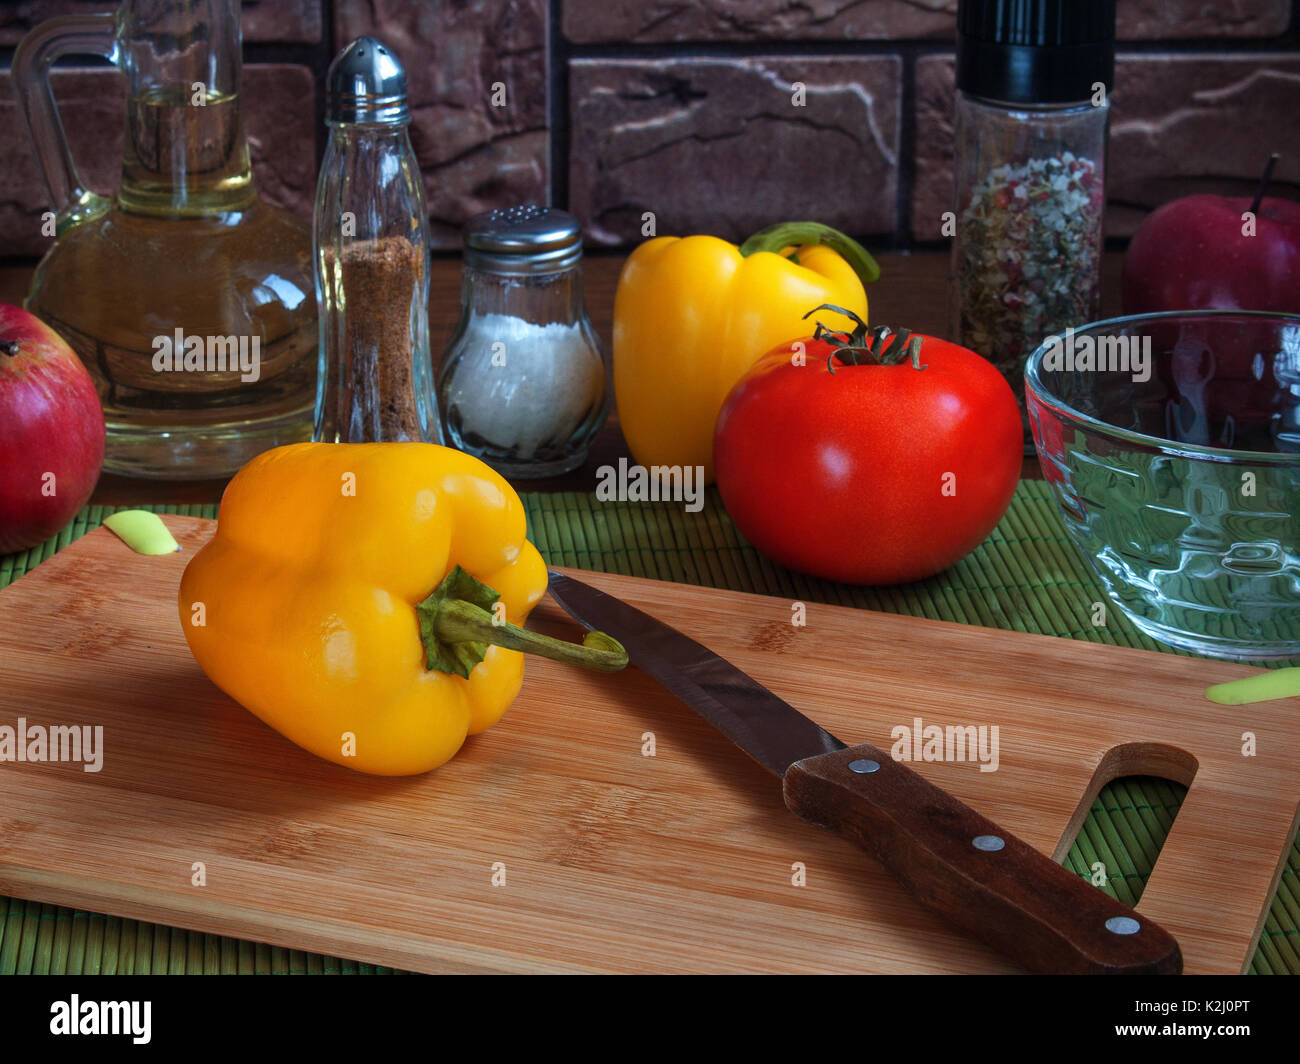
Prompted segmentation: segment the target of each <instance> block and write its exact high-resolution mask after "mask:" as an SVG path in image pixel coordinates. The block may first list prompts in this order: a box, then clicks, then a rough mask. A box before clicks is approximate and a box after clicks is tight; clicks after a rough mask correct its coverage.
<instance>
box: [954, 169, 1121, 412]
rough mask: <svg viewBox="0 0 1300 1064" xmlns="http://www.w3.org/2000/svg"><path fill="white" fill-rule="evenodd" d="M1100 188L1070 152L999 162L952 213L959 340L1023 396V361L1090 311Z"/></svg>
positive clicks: (1096, 278)
mask: <svg viewBox="0 0 1300 1064" xmlns="http://www.w3.org/2000/svg"><path fill="white" fill-rule="evenodd" d="M1103 209H1104V194H1103V189H1102V181H1101V176H1100V174H1099V173H1098V169H1097V165H1096V164H1095V163H1094V162H1093V161H1092V160H1091V159H1085V158H1081V157H1079V156H1076V155H1075V154H1074V153H1073V152H1068V151H1067V152H1063V153H1061V154H1060V155H1050V156H1046V157H1042V158H1035V159H1030V160H1029V161H1028V162H1026V163H1021V164H1017V165H1012V164H1005V165H1003V166H999V167H996V168H995V169H993V170H990V171H989V173H988V174H987V176H986V177H985V178H984V180H982V181H981V182H979V183H978V184H977V185H976V186H975V187H974V189H973V190H972V192H971V198H970V202H969V204H968V205H967V206H966V207H965V209H964V210H963V211H962V213H961V217H960V219H959V220H958V227H959V231H958V234H957V236H958V240H957V247H958V248H959V249H960V250H959V252H958V255H959V258H958V261H957V264H956V265H957V270H958V278H957V283H958V286H959V291H960V294H959V302H960V310H959V312H960V326H959V327H960V330H961V333H960V335H961V342H962V343H963V344H965V345H966V346H967V347H970V348H972V349H974V350H975V351H978V352H979V353H980V354H982V355H983V356H984V357H985V358H987V359H989V360H990V361H991V362H993V363H994V364H995V365H996V366H997V367H998V368H999V369H1000V370H1002V372H1003V373H1004V374H1005V375H1006V377H1007V380H1008V381H1009V382H1010V383H1011V386H1012V388H1014V389H1015V392H1016V396H1017V398H1019V399H1021V400H1022V409H1023V398H1024V367H1025V359H1026V358H1027V357H1028V356H1029V355H1030V354H1031V353H1032V352H1033V350H1034V348H1036V347H1037V346H1038V345H1039V344H1040V343H1042V341H1043V340H1045V339H1046V338H1047V337H1048V336H1051V335H1052V334H1053V333H1058V332H1063V331H1064V330H1065V329H1066V328H1067V327H1069V326H1079V325H1082V324H1084V323H1085V322H1089V321H1093V320H1095V318H1096V317H1097V311H1098V306H1099V289H1100V281H1101V270H1100V265H1101V250H1102V236H1101V216H1102V211H1103Z"/></svg>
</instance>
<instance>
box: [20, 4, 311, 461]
mask: <svg viewBox="0 0 1300 1064" xmlns="http://www.w3.org/2000/svg"><path fill="white" fill-rule="evenodd" d="M240 48H241V37H240V28H239V3H238V0H127V2H126V3H124V4H122V6H121V7H120V8H119V9H118V11H117V13H116V14H113V15H84V16H68V17H63V18H55V19H51V20H49V21H48V22H44V23H42V24H41V25H39V26H37V27H36V28H35V29H33V30H32V31H31V32H30V33H28V34H27V36H26V37H25V38H24V39H23V41H22V43H21V44H20V45H19V47H18V50H17V52H16V53H15V55H14V60H13V76H14V82H15V87H16V91H17V97H18V100H19V103H20V108H21V110H22V112H23V116H24V118H25V119H26V122H27V126H28V129H29V131H30V133H31V137H32V142H33V146H34V148H35V152H36V158H37V161H38V163H39V164H40V168H41V171H42V173H43V175H44V177H45V182H46V186H47V188H48V190H49V193H50V196H51V200H52V203H51V207H52V209H53V211H54V212H55V227H56V239H55V242H54V245H53V246H52V247H51V248H50V250H49V251H48V252H47V253H46V255H45V257H44V258H43V259H42V260H41V263H40V265H39V266H38V267H37V270H36V276H35V278H34V280H33V283H32V290H31V293H30V295H29V296H28V298H27V302H26V304H25V305H26V307H27V309H28V310H29V311H31V312H32V313H34V314H36V315H37V316H38V317H40V318H41V319H43V320H44V321H45V322H46V323H48V324H49V325H51V326H53V327H54V328H55V329H56V330H57V331H58V332H59V333H60V334H61V335H62V336H63V338H64V339H65V340H67V341H68V343H69V344H70V345H71V346H72V348H73V350H75V351H76V352H77V354H78V356H79V357H80V358H81V360H82V362H84V363H85V365H86V368H87V369H88V370H89V371H90V374H91V376H92V377H93V378H94V380H95V383H96V386H97V387H98V389H99V394H100V399H101V400H102V402H103V405H104V417H105V421H106V423H107V427H108V453H107V456H106V458H105V462H104V468H105V469H106V470H109V471H111V472H116V473H123V474H127V475H133V476H146V477H171V478H190V479H198V478H205V477H219V476H225V475H228V474H229V473H231V472H233V471H234V470H236V469H238V468H239V467H240V466H241V465H243V463H244V462H245V461H247V460H248V459H249V458H251V457H252V456H253V455H255V454H257V453H258V452H260V451H263V450H265V449H267V448H269V447H273V446H276V445H278V444H282V443H290V442H294V441H298V440H305V439H308V438H309V437H310V435H311V423H312V409H313V406H314V401H315V392H316V300H315V293H314V281H313V276H312V259H311V246H312V244H311V229H310V226H309V225H308V224H307V223H305V222H302V221H299V220H298V219H297V218H295V217H294V216H293V215H291V214H289V213H288V212H286V211H283V210H281V209H279V208H277V207H273V206H271V205H270V204H267V203H264V202H262V201H261V200H260V198H259V197H258V194H257V191H256V189H255V188H254V185H253V174H252V168H251V166H250V163H249V155H248V144H247V142H246V140H245V138H244V128H243V124H242V121H241V117H240V99H239V91H240V77H241V56H240ZM69 53H77V54H84V55H92V54H93V55H100V56H104V57H105V58H107V59H109V60H111V61H112V62H113V63H114V64H115V65H116V66H117V67H118V68H119V69H120V70H121V72H122V73H123V74H124V75H125V76H126V80H127V114H126V139H125V145H124V149H123V159H122V178H121V183H120V186H119V188H118V191H117V194H116V196H115V197H114V198H112V199H111V200H110V199H106V198H105V197H102V196H99V195H97V194H96V193H94V192H90V191H88V190H87V189H86V188H85V187H84V185H83V184H82V182H81V178H80V177H79V175H78V173H77V169H76V166H75V164H74V163H73V161H72V154H71V151H70V149H69V146H68V144H67V141H66V139H65V137H64V133H63V127H62V123H61V122H60V120H59V114H58V110H57V108H56V106H55V102H54V96H53V94H52V92H51V90H50V82H49V71H50V66H51V64H52V63H53V62H54V60H55V59H56V58H57V57H59V56H61V55H65V54H69Z"/></svg>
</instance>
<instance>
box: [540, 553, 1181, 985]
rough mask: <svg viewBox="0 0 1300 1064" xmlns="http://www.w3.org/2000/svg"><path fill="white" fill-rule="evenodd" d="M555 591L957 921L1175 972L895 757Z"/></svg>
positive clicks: (1018, 948)
mask: <svg viewBox="0 0 1300 1064" xmlns="http://www.w3.org/2000/svg"><path fill="white" fill-rule="evenodd" d="M550 592H551V596H552V597H553V598H554V599H555V601H556V602H558V603H559V604H560V606H562V607H563V608H564V610H565V611H566V612H568V613H569V614H570V615H571V616H572V617H573V618H574V619H576V620H577V621H579V622H580V623H581V624H582V625H584V626H585V627H587V628H591V629H599V630H600V631H603V632H606V633H608V634H609V635H611V636H613V637H614V638H615V639H617V640H619V642H621V643H622V644H623V645H624V646H625V647H626V648H627V652H628V656H629V658H630V659H631V662H632V664H634V665H636V666H638V667H639V668H640V669H642V670H643V671H644V672H647V673H649V674H650V675H651V676H653V677H654V678H655V679H656V680H658V681H659V682H660V683H661V684H663V686H664V687H665V688H667V689H668V690H669V691H670V692H672V693H673V694H674V695H676V696H677V697H678V698H680V699H681V700H682V701H683V702H685V703H686V704H687V705H688V706H690V707H691V708H692V709H694V710H695V712H697V713H698V714H699V715H700V716H701V717H703V718H704V719H705V720H707V721H708V722H709V723H710V724H712V725H713V726H714V727H715V728H717V729H718V730H719V731H721V732H722V733H723V734H724V735H726V736H727V737H728V738H729V739H730V740H731V741H732V742H734V743H735V744H736V745H737V746H739V747H740V748H741V749H742V750H744V751H745V752H746V753H747V754H749V755H750V756H751V757H753V758H754V759H755V760H756V761H758V762H759V764H761V765H763V766H764V767H765V768H767V769H768V770H769V771H771V772H773V773H775V774H776V775H777V776H779V777H780V778H781V779H782V781H783V783H782V786H783V792H784V796H785V804H786V805H787V806H788V807H789V808H790V809H791V810H792V811H793V812H795V813H797V814H798V815H799V816H801V817H803V818H804V819H805V820H808V821H811V822H812V823H814V824H818V825H820V826H821V827H824V828H829V829H830V830H832V831H835V832H838V833H839V834H840V835H842V836H844V837H845V838H846V839H848V840H849V841H850V842H853V843H855V844H856V845H858V846H859V847H860V848H861V849H863V850H865V851H866V852H867V853H868V854H869V855H870V856H871V857H873V858H875V859H876V860H877V861H879V862H880V863H881V864H883V865H884V866H885V867H886V868H887V869H889V871H890V872H891V873H892V874H893V875H894V876H895V878H897V879H898V880H899V881H900V882H902V884H903V885H904V886H905V887H906V888H907V889H908V891H910V892H911V894H912V895H913V896H914V897H915V898H916V899H917V900H918V901H920V902H921V904H923V905H925V906H926V907H928V908H929V909H931V910H933V911H934V912H936V913H938V914H939V915H940V916H942V917H943V918H945V919H946V920H947V921H948V922H949V923H951V924H954V925H956V926H957V927H960V928H962V929H963V930H964V931H967V932H968V933H970V934H971V935H973V936H974V937H975V938H978V939H980V940H981V941H983V942H985V943H987V944H988V945H990V946H992V947H993V948H994V949H997V950H999V951H1000V952H1002V953H1004V954H1005V955H1006V956H1008V957H1010V958H1012V959H1013V960H1015V961H1018V962H1019V963H1020V964H1022V965H1024V966H1025V967H1027V968H1029V969H1031V970H1034V971H1039V972H1052V973H1062V974H1088V973H1092V974H1103V973H1106V974H1132V975H1138V974H1168V975H1177V974H1178V973H1180V972H1181V971H1182V963H1183V962H1182V955H1181V953H1180V952H1179V949H1178V943H1177V942H1175V941H1174V939H1173V937H1172V936H1171V935H1170V934H1169V933H1168V932H1166V931H1165V930H1164V929H1163V928H1161V927H1160V926H1158V925H1157V924H1156V923H1155V922H1153V921H1152V920H1150V919H1148V918H1146V917H1144V916H1142V915H1141V914H1139V913H1137V912H1136V911H1134V910H1132V909H1130V908H1128V906H1126V905H1124V904H1123V903H1121V902H1119V901H1116V900H1115V899H1113V898H1111V897H1110V896H1109V895H1107V894H1104V893H1102V892H1101V891H1100V890H1098V889H1097V888H1096V887H1094V886H1092V885H1091V884H1090V883H1088V882H1087V881H1086V880H1084V879H1082V878H1080V877H1079V876H1077V875H1075V874H1074V873H1072V872H1070V871H1068V870H1067V869H1065V868H1063V867H1062V866H1061V865H1059V864H1057V863H1056V862H1055V861H1053V860H1052V859H1051V858H1049V857H1047V856H1045V855H1044V854H1041V853H1039V852H1038V851H1037V850H1035V849H1034V848H1033V847H1032V846H1030V845H1028V844H1027V843H1025V842H1022V841H1020V840H1019V839H1017V838H1016V837H1015V836H1014V835H1012V834H1011V833H1010V832H1008V831H1005V830H1004V829H1002V828H1000V827H998V825H997V824H994V823H993V822H992V821H991V820H988V819H986V818H985V817H983V816H981V815H980V814H979V813H977V812H975V810H973V809H971V808H970V807H969V806H966V805H964V804H963V803H961V802H959V801H958V800H957V799H956V798H954V797H953V796H952V795H950V794H948V793H947V792H946V791H944V790H942V789H940V788H939V787H936V786H934V784H932V783H929V782H928V781H927V780H925V779H924V778H923V777H922V776H921V775H919V774H918V773H916V772H913V771H912V770H911V769H910V768H908V767H907V766H906V765H903V764H901V763H899V762H897V761H895V760H894V759H893V758H892V757H890V756H889V754H887V753H885V752H884V751H882V750H880V749H878V748H877V747H875V746H872V745H870V744H868V743H864V744H861V745H858V746H852V747H850V746H846V745H845V744H844V743H842V742H841V741H840V740H839V739H837V738H835V736H833V735H831V734H830V733H829V732H827V731H825V730H824V729H823V728H821V727H819V726H818V725H817V724H816V723H815V722H813V721H811V720H809V719H808V718H807V717H805V716H804V715H803V714H802V713H800V712H799V711H798V710H797V709H795V708H794V707H793V706H791V705H790V704H789V703H787V702H784V701H782V700H781V699H780V698H778V697H777V696H776V695H775V694H773V693H772V692H771V691H769V690H768V689H767V688H765V687H763V686H762V685H761V684H759V683H757V682H756V681H754V680H752V679H751V678H750V677H749V676H747V675H746V674H745V673H743V672H741V671H740V669H738V668H736V667H735V666H734V665H732V664H731V663H730V662H728V661H726V660H725V659H723V658H721V657H719V656H718V655H717V654H715V653H713V651H711V650H709V649H708V648H707V647H705V646H702V645H701V644H699V643H697V642H695V640H693V639H690V638H688V637H687V636H685V635H683V634H682V633H681V632H679V631H677V630H676V629H675V628H672V627H670V626H668V625H667V624H664V623H663V622H662V621H659V620H656V619H655V618H654V617H651V616H650V615H649V614H647V613H643V612H642V611H640V610H638V609H636V608H634V607H632V606H629V605H628V604H627V603H625V602H623V601H621V600H619V599H617V598H614V597H613V596H612V595H607V594H605V593H604V592H603V591H598V590H597V589H596V588H594V587H591V586H589V585H587V584H584V583H582V582H581V581H578V580H575V579H573V578H572V577H570V576H566V575H564V574H563V573H559V572H556V571H555V570H551V571H550Z"/></svg>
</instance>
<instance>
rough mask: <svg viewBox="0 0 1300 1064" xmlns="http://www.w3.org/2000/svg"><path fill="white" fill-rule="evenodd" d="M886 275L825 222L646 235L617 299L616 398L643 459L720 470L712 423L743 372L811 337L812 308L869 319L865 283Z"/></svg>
mask: <svg viewBox="0 0 1300 1064" xmlns="http://www.w3.org/2000/svg"><path fill="white" fill-rule="evenodd" d="M786 253H789V254H786ZM879 275H880V268H879V267H878V266H877V265H876V263H875V261H874V260H873V259H872V258H871V256H870V255H869V254H868V253H867V252H866V251H865V250H864V249H863V248H862V247H861V246H860V245H859V244H857V243H856V242H855V241H853V240H851V239H849V238H848V237H846V236H845V235H844V234H843V233H839V232H837V231H836V230H834V229H831V228H829V227H828V226H824V225H819V224H818V223H815V222H789V223H786V224H783V225H776V226H771V227H769V228H768V229H764V230H763V231H762V232H760V233H756V234H754V236H752V237H750V238H749V240H747V241H745V243H744V244H742V245H740V246H739V247H737V246H736V245H735V244H729V243H727V242H726V241H724V240H719V239H718V238H717V237H712V236H688V237H685V238H680V237H670V236H663V237H655V238H654V239H651V240H648V241H646V242H645V243H644V244H642V245H641V246H640V247H638V248H637V249H636V250H635V251H634V252H633V253H632V254H631V256H629V258H628V260H627V262H626V263H625V264H624V266H623V271H622V274H621V275H620V277H619V281H618V291H617V294H616V296H615V300H614V396H615V399H616V401H617V404H618V418H619V424H620V426H621V427H622V430H623V435H624V437H625V438H626V440H627V444H628V448H629V449H630V450H631V452H632V456H633V458H635V459H636V461H637V462H638V463H639V464H640V465H643V466H647V467H649V466H656V465H661V466H703V467H704V471H705V478H706V480H712V479H713V429H714V425H715V423H716V422H717V420H718V411H719V410H720V409H721V408H722V401H723V400H724V399H725V398H726V397H727V393H728V392H729V391H731V388H732V386H733V385H734V384H735V383H736V381H738V380H739V379H740V378H741V376H742V375H743V374H744V373H745V371H746V370H748V369H749V368H750V366H752V365H753V364H754V362H756V361H757V360H758V359H759V358H760V357H761V356H762V355H765V354H766V353H767V352H768V351H770V350H772V348H774V347H776V346H777V345H778V344H782V343H786V342H788V341H790V340H796V339H798V338H799V337H801V336H808V335H811V333H812V329H811V327H810V326H809V324H808V322H807V321H805V320H804V316H805V315H806V314H807V313H808V312H809V311H810V310H812V308H814V307H817V306H820V305H821V304H825V303H833V304H835V305H836V306H840V307H843V308H845V309H846V310H851V311H853V313H855V314H857V315H858V316H859V317H860V318H862V319H863V320H864V321H865V320H866V317H867V295H866V290H865V289H864V287H863V284H864V282H869V281H874V280H875V279H876V278H877V277H879ZM835 317H837V315H830V318H831V319H832V320H830V321H829V322H828V324H829V325H830V326H832V327H833V326H835V325H836V324H838V323H837V322H836V321H834V320H833V319H834V318H835ZM842 324H843V325H844V327H845V331H848V330H849V329H851V328H852V324H853V323H852V322H851V321H849V319H847V318H846V319H845V320H844V322H843V323H842Z"/></svg>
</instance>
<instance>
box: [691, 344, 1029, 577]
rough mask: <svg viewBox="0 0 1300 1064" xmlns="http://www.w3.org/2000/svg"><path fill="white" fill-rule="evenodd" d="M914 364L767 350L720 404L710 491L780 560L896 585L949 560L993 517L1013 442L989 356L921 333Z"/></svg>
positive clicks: (1015, 414)
mask: <svg viewBox="0 0 1300 1064" xmlns="http://www.w3.org/2000/svg"><path fill="white" fill-rule="evenodd" d="M921 340H922V344H921V351H920V363H921V365H922V366H923V367H924V368H923V369H917V368H916V367H915V366H914V365H913V364H912V363H911V362H910V361H909V360H906V359H905V360H903V361H902V362H900V363H898V364H896V365H877V364H872V363H868V362H863V363H861V364H858V365H843V364H841V363H840V362H839V361H838V358H837V361H836V363H835V367H834V373H832V372H830V370H829V369H828V368H827V358H828V357H829V356H830V355H831V354H832V353H833V352H834V351H835V350H836V348H835V347H834V346H832V344H830V343H828V342H827V341H825V340H813V339H805V340H801V341H799V344H801V345H802V346H803V347H804V348H805V349H806V356H805V360H804V361H803V364H802V365H800V364H797V362H798V361H799V360H798V357H797V354H796V352H797V348H796V346H795V344H794V343H790V344H786V345H784V346H782V347H779V348H776V349H775V350H773V351H771V352H769V353H768V354H767V355H765V356H763V358H761V359H759V361H758V362H757V363H756V364H755V365H754V367H753V368H752V369H751V370H750V371H749V372H748V373H747V374H746V375H745V376H744V377H742V378H741V379H740V381H739V382H737V384H736V386H735V388H733V389H732V391H731V393H730V394H729V395H728V396H727V399H726V401H725V402H724V403H723V406H722V412H721V414H720V415H719V417H718V424H717V428H716V430H715V433H714V441H713V461H714V467H715V469H716V471H717V483H718V490H719V491H720V492H721V493H722V500H723V502H724V503H725V504H726V507H727V512H728V513H730V515H731V518H732V520H733V521H735V523H736V527H737V528H739V529H740V531H741V533H742V534H743V535H744V536H745V538H746V539H748V540H749V542H750V543H752V544H753V545H754V547H755V548H756V549H758V550H759V551H760V552H762V553H763V554H765V555H766V556H767V557H769V558H771V559H772V560H773V561H775V562H777V563H779V564H780V565H784V566H786V567H787V568H789V569H796V570H798V571H800V572H805V573H811V574H813V575H815V576H821V577H825V578H827V579H830V580H840V581H843V582H845V583H850V584H898V583H904V582H906V581H909V580H920V579H923V578H924V577H927V576H931V575H933V574H934V573H937V572H939V571H940V570H943V569H946V568H948V566H950V565H952V564H953V563H954V562H956V561H957V560H958V559H960V558H962V557H963V556H965V555H966V554H968V553H970V551H972V550H973V549H974V548H975V547H976V546H977V545H978V544H979V543H980V542H981V541H982V540H983V539H984V537H985V536H987V535H988V534H989V532H991V531H992V530H993V527H994V526H995V525H996V524H997V523H998V521H999V520H1001V518H1002V515H1003V514H1004V513H1005V512H1006V509H1007V506H1008V505H1009V504H1010V502H1011V496H1012V495H1013V494H1014V493H1015V490H1016V482H1017V480H1018V478H1019V476H1020V467H1021V461H1022V458H1023V451H1024V437H1023V430H1022V428H1021V421H1020V411H1019V408H1018V406H1017V403H1016V399H1015V396H1014V395H1013V394H1012V391H1011V388H1010V386H1009V385H1008V384H1007V382H1006V381H1005V380H1004V379H1003V377H1002V374H1001V373H1000V372H999V371H998V370H997V369H995V368H994V366H993V365H992V364H991V363H990V362H988V361H986V360H985V359H983V358H981V357H980V356H979V355H977V354H975V353H974V352H972V351H968V350H967V349H966V348H964V347H959V346H957V345H956V344H952V343H948V342H947V341H945V340H939V339H936V338H934V337H928V336H926V337H921Z"/></svg>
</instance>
